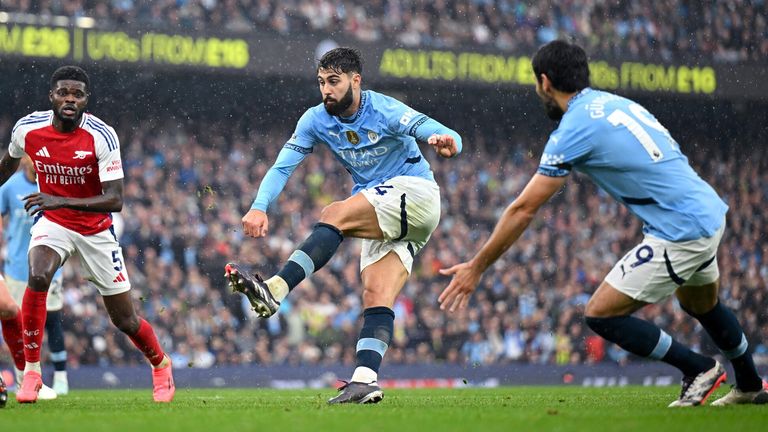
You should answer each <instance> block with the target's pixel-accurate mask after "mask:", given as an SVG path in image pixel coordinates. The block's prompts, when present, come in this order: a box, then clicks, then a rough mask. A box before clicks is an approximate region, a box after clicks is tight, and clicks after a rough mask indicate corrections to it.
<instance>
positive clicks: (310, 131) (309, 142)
mask: <svg viewBox="0 0 768 432" xmlns="http://www.w3.org/2000/svg"><path fill="white" fill-rule="evenodd" d="M315 142H316V140H315V133H314V128H313V127H312V113H311V111H309V110H308V111H307V112H305V113H304V115H303V116H301V118H300V119H299V121H298V123H297V124H296V129H295V130H294V132H293V135H291V138H290V139H289V140H288V142H286V143H285V145H284V146H283V149H282V150H280V153H279V154H278V155H277V160H276V161H275V163H274V165H272V167H271V168H270V169H269V171H267V174H266V175H265V176H264V179H263V180H262V181H261V185H259V191H258V193H257V194H256V199H255V200H254V201H253V204H252V205H251V210H261V211H263V212H266V211H267V209H268V208H269V206H270V204H272V203H273V202H274V201H275V200H276V199H277V197H278V196H279V195H280V192H282V191H283V188H284V187H285V184H286V183H287V182H288V179H289V178H290V177H291V174H293V171H294V170H296V167H297V166H299V164H300V163H301V161H303V160H304V158H305V157H306V156H307V155H308V154H310V153H312V150H313V149H314V146H315Z"/></svg>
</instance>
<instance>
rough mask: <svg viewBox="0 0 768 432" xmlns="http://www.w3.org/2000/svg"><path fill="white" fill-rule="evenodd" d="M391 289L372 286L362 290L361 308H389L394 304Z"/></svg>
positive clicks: (376, 285)
mask: <svg viewBox="0 0 768 432" xmlns="http://www.w3.org/2000/svg"><path fill="white" fill-rule="evenodd" d="M393 297H394V296H393V294H392V292H391V289H388V288H387V287H385V286H382V285H378V284H374V285H372V286H367V287H365V288H364V289H363V307H365V308H366V309H367V308H371V307H377V306H386V307H389V308H391V307H392V305H393V303H394V298H393Z"/></svg>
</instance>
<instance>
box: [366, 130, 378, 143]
mask: <svg viewBox="0 0 768 432" xmlns="http://www.w3.org/2000/svg"><path fill="white" fill-rule="evenodd" d="M368 141H370V142H371V144H376V143H377V142H379V134H377V133H376V132H374V131H368Z"/></svg>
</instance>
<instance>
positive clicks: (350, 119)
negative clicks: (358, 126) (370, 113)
mask: <svg viewBox="0 0 768 432" xmlns="http://www.w3.org/2000/svg"><path fill="white" fill-rule="evenodd" d="M367 99H368V96H367V94H366V92H364V91H363V92H360V107H359V108H357V112H356V113H355V115H353V116H352V117H342V116H339V121H340V122H342V123H354V122H356V121H357V119H359V118H360V116H361V115H362V114H363V110H364V109H365V102H366V100H367Z"/></svg>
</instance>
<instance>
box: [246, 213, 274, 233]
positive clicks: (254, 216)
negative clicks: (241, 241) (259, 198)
mask: <svg viewBox="0 0 768 432" xmlns="http://www.w3.org/2000/svg"><path fill="white" fill-rule="evenodd" d="M268 231H269V218H267V214H266V213H264V212H263V211H261V210H251V211H249V212H248V213H246V214H245V216H243V232H244V233H245V235H247V236H251V237H255V238H259V237H265V236H266V235H267V232H268Z"/></svg>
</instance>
